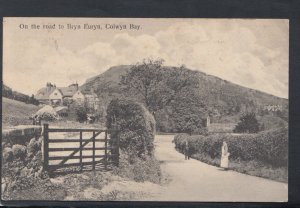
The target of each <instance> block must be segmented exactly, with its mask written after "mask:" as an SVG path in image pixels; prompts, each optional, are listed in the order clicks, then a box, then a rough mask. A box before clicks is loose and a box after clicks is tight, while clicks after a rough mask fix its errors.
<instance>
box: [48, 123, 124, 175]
mask: <svg viewBox="0 0 300 208" xmlns="http://www.w3.org/2000/svg"><path fill="white" fill-rule="evenodd" d="M112 131H114V130H108V129H60V128H49V125H48V124H44V170H47V171H48V172H49V173H54V172H57V171H62V172H64V170H67V169H68V168H69V169H70V167H73V168H75V169H77V170H79V171H83V170H96V169H105V170H107V169H109V168H110V167H111V166H112V165H118V164H119V142H118V140H116V141H117V142H114V145H112V142H110V141H111V140H110V139H111V138H110V134H111V132H112ZM53 133H60V136H62V135H64V134H71V138H59V139H58V138H53V135H55V134H53ZM52 134H53V135H52ZM74 134H75V135H78V137H79V138H78V137H77V138H74ZM85 134H91V136H89V137H88V138H84V135H85ZM101 134H102V137H103V134H104V138H98V137H100V136H99V135H101ZM85 137H86V135H85ZM57 145H59V147H56V146H57ZM74 145H76V147H74ZM99 145H100V147H97V146H99ZM53 146H54V147H53ZM72 146H73V147H72ZM88 146H91V147H88ZM97 151H98V153H97ZM99 151H101V153H99ZM66 152H70V154H68V155H66V154H65V153H66ZM90 152H91V153H92V154H88V155H86V154H85V155H84V154H83V153H90ZM71 160H73V161H74V160H75V161H76V162H75V163H74V162H72V161H71ZM84 160H89V161H84ZM54 161H56V163H55V162H54ZM57 161H58V163H57ZM70 162H71V163H70ZM53 163H54V164H53Z"/></svg>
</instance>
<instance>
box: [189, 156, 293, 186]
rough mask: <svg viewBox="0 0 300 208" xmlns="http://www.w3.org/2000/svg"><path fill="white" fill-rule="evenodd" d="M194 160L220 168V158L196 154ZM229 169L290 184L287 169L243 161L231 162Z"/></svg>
mask: <svg viewBox="0 0 300 208" xmlns="http://www.w3.org/2000/svg"><path fill="white" fill-rule="evenodd" d="M192 158H194V159H196V160H199V161H201V162H205V163H207V164H209V165H213V166H216V167H220V159H219V158H214V159H213V158H211V157H210V156H209V155H204V154H200V153H196V154H193V155H192ZM229 169H230V170H234V171H236V172H239V173H244V174H248V175H252V176H257V177H262V178H267V179H271V180H275V181H279V182H285V183H287V182H288V169H287V167H272V166H270V165H265V164H262V163H259V162H257V161H254V160H252V161H241V160H232V159H231V160H229Z"/></svg>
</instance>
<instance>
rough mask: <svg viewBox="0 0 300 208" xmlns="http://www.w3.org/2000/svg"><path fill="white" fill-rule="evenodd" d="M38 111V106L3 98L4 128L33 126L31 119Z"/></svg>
mask: <svg viewBox="0 0 300 208" xmlns="http://www.w3.org/2000/svg"><path fill="white" fill-rule="evenodd" d="M38 110H39V107H38V106H36V105H32V104H26V103H24V102H20V101H17V100H11V99H8V98H5V97H2V127H4V128H5V127H8V126H16V125H25V124H32V121H31V120H29V117H30V116H31V115H32V114H34V113H36V112H37V111H38Z"/></svg>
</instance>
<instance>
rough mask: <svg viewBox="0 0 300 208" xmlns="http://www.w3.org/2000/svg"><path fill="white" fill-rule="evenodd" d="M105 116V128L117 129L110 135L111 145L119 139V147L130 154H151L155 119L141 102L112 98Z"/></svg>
mask: <svg viewBox="0 0 300 208" xmlns="http://www.w3.org/2000/svg"><path fill="white" fill-rule="evenodd" d="M106 118H107V123H106V126H107V128H108V129H112V128H117V130H118V131H116V132H113V133H112V135H111V143H112V145H113V146H114V145H115V144H116V142H118V139H119V147H120V149H121V150H122V151H124V152H125V153H126V154H128V155H130V156H138V157H140V158H142V157H144V156H145V155H152V153H153V150H154V145H153V141H154V136H155V120H154V118H153V116H152V115H151V114H150V113H149V111H148V110H147V109H146V108H145V107H144V106H143V105H142V104H139V103H136V102H134V101H130V100H119V99H114V100H112V101H111V102H110V104H109V106H108V108H107V116H106Z"/></svg>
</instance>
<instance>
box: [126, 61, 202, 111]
mask: <svg viewBox="0 0 300 208" xmlns="http://www.w3.org/2000/svg"><path fill="white" fill-rule="evenodd" d="M163 62H164V61H163V60H162V59H158V60H152V59H147V60H143V62H142V63H137V64H136V65H134V66H133V67H132V68H131V70H129V71H128V73H127V74H126V75H124V76H122V77H121V82H120V83H121V85H122V86H123V88H124V91H125V92H130V94H134V95H136V96H137V97H139V98H140V100H141V101H142V102H143V103H144V104H145V106H146V107H147V109H148V110H149V111H150V112H151V113H152V114H154V113H155V112H156V111H158V110H161V109H163V108H164V107H165V106H167V105H168V104H170V102H171V101H173V100H174V99H175V97H176V96H177V95H178V93H179V92H180V91H182V90H183V89H184V88H187V87H189V86H196V85H197V79H196V78H195V76H194V72H193V71H191V70H188V69H186V68H185V66H181V67H179V68H178V67H172V68H170V67H168V68H166V67H163V66H162V64H163Z"/></svg>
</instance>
